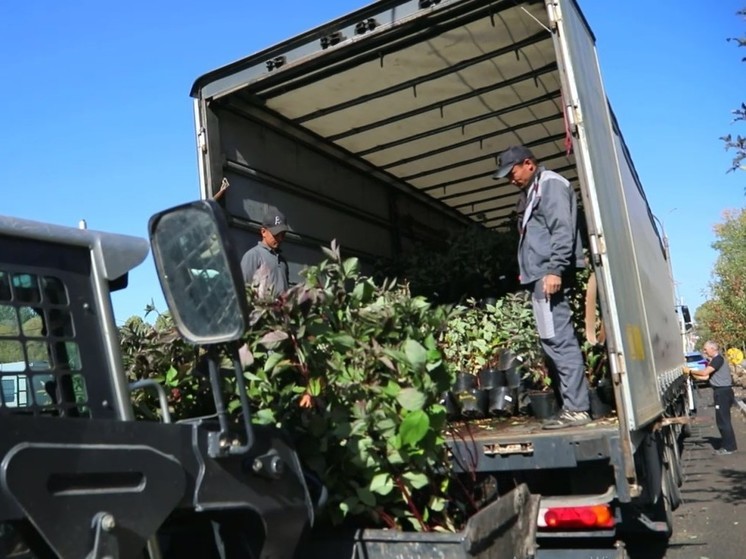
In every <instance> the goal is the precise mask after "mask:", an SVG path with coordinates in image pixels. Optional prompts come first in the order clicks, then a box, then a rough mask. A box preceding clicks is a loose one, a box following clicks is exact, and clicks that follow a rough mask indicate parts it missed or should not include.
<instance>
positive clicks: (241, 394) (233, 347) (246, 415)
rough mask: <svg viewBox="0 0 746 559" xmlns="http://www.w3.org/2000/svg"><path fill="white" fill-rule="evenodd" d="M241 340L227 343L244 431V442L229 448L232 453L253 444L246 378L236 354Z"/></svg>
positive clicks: (246, 448) (242, 450)
mask: <svg viewBox="0 0 746 559" xmlns="http://www.w3.org/2000/svg"><path fill="white" fill-rule="evenodd" d="M240 343H241V342H240V341H239V342H233V343H231V344H228V350H229V352H230V356H231V359H233V369H234V371H235V373H236V387H237V388H238V398H239V400H240V401H241V412H242V413H241V415H242V416H243V426H244V430H245V431H246V442H245V443H244V445H243V446H242V447H240V448H235V449H231V452H232V453H236V454H238V453H240V452H245V451H247V450H248V449H250V448H251V447H252V446H253V445H254V429H253V428H252V426H251V408H250V407H249V396H248V392H247V390H246V379H245V378H244V376H243V365H241V359H240V358H239V356H238V348H239V344H240Z"/></svg>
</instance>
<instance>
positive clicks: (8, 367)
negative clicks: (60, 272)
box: [0, 267, 90, 417]
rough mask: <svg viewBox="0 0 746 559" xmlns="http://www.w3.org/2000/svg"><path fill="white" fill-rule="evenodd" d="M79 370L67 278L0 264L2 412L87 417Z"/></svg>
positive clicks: (85, 390) (85, 389) (84, 383)
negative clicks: (66, 283)
mask: <svg viewBox="0 0 746 559" xmlns="http://www.w3.org/2000/svg"><path fill="white" fill-rule="evenodd" d="M82 370H83V363H82V359H81V351H80V348H79V345H78V342H77V338H76V328H75V322H74V320H73V313H72V309H71V303H70V297H69V294H68V290H67V288H66V286H65V283H64V282H63V281H62V280H61V279H60V278H59V277H57V276H54V275H43V274H34V273H27V272H17V271H11V270H9V269H7V267H5V269H0V384H1V386H2V390H0V414H8V413H13V414H19V413H20V414H34V415H55V416H65V417H88V416H90V409H89V407H88V392H87V388H86V381H85V378H84V376H83V374H82Z"/></svg>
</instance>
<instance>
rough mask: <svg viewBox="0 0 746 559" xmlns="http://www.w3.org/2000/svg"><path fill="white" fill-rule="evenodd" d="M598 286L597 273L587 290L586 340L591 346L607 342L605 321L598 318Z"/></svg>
mask: <svg viewBox="0 0 746 559" xmlns="http://www.w3.org/2000/svg"><path fill="white" fill-rule="evenodd" d="M597 299H598V284H597V282H596V273H595V272H591V275H590V276H589V277H588V285H587V287H586V289H585V339H586V340H587V341H588V343H590V344H591V345H601V344H603V343H604V342H605V341H606V329H605V328H604V323H603V320H601V319H600V318H597V317H596V301H597Z"/></svg>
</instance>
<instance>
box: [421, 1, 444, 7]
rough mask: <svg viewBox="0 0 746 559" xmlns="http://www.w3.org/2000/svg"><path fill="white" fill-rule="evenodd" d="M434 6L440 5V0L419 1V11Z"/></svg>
mask: <svg viewBox="0 0 746 559" xmlns="http://www.w3.org/2000/svg"><path fill="white" fill-rule="evenodd" d="M435 4H440V0H420V9H423V8H429V7H430V6H434V5H435Z"/></svg>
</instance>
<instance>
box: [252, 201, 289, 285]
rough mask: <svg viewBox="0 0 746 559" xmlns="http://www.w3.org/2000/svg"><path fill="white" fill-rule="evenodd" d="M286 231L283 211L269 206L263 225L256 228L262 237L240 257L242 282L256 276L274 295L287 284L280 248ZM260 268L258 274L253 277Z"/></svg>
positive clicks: (286, 264)
mask: <svg viewBox="0 0 746 559" xmlns="http://www.w3.org/2000/svg"><path fill="white" fill-rule="evenodd" d="M288 231H290V227H288V223H287V219H285V215H284V214H283V213H282V212H280V211H279V210H278V209H277V208H274V207H270V208H268V209H267V211H266V212H265V213H264V216H263V217H262V227H261V229H260V230H259V234H260V235H261V237H262V238H261V240H260V241H259V242H258V243H257V244H256V246H254V247H252V248H251V249H249V250H248V251H246V253H245V254H244V255H243V258H241V272H242V273H243V279H244V282H246V283H247V284H251V283H254V282H257V279H258V280H259V281H258V282H257V283H259V284H260V287H263V288H264V289H266V291H267V294H269V295H271V296H274V297H276V296H277V295H279V294H280V293H282V292H283V291H285V290H287V289H288V287H289V286H290V279H289V272H288V263H287V261H286V260H285V258H284V257H283V256H282V253H281V251H280V245H281V244H282V242H283V241H284V240H285V233H287V232H288ZM260 270H261V272H262V273H261V274H260V277H255V276H256V275H257V272H259V271H260Z"/></svg>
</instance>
